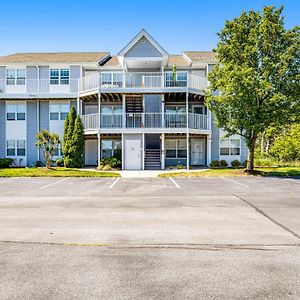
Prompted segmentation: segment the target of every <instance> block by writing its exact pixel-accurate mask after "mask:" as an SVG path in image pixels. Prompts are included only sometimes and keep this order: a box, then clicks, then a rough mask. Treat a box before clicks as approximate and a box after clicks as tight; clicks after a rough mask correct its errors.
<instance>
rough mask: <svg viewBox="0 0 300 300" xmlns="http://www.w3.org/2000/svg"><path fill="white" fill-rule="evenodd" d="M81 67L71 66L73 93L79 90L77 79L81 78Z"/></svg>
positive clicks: (71, 87) (71, 89)
mask: <svg viewBox="0 0 300 300" xmlns="http://www.w3.org/2000/svg"><path fill="white" fill-rule="evenodd" d="M80 68H81V66H71V67H70V91H71V93H76V92H77V90H78V88H77V87H78V85H77V80H75V79H78V78H80Z"/></svg>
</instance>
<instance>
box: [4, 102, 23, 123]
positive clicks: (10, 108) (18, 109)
mask: <svg viewBox="0 0 300 300" xmlns="http://www.w3.org/2000/svg"><path fill="white" fill-rule="evenodd" d="M25 112H26V106H25V104H7V105H6V120H7V121H24V120H25V119H26V113H25Z"/></svg>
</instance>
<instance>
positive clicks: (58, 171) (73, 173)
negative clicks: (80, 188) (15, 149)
mask: <svg viewBox="0 0 300 300" xmlns="http://www.w3.org/2000/svg"><path fill="white" fill-rule="evenodd" d="M119 176H120V175H119V174H118V173H113V172H99V171H84V170H78V169H68V168H60V167H55V168H51V169H50V170H49V169H47V168H7V169H0V177H119Z"/></svg>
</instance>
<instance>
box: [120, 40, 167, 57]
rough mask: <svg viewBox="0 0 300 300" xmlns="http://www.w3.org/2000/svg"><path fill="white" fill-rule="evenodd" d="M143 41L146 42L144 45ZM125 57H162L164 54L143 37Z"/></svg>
mask: <svg viewBox="0 0 300 300" xmlns="http://www.w3.org/2000/svg"><path fill="white" fill-rule="evenodd" d="M143 41H145V42H144V43H143ZM124 56H125V57H161V56H162V54H161V53H160V52H159V51H158V50H157V49H156V48H155V47H154V46H153V45H152V44H151V43H150V42H149V41H148V40H147V39H146V38H145V37H142V38H141V39H140V40H139V41H138V42H137V43H136V44H135V45H134V46H133V47H132V48H131V49H129V50H128V51H127V53H126V54H125V55H124Z"/></svg>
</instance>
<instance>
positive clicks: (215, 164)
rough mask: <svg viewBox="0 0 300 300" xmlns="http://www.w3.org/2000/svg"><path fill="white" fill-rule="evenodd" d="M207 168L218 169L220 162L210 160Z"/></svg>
mask: <svg viewBox="0 0 300 300" xmlns="http://www.w3.org/2000/svg"><path fill="white" fill-rule="evenodd" d="M209 166H210V167H212V168H216V167H220V162H219V161H218V160H212V161H211V163H210V164H209Z"/></svg>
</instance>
